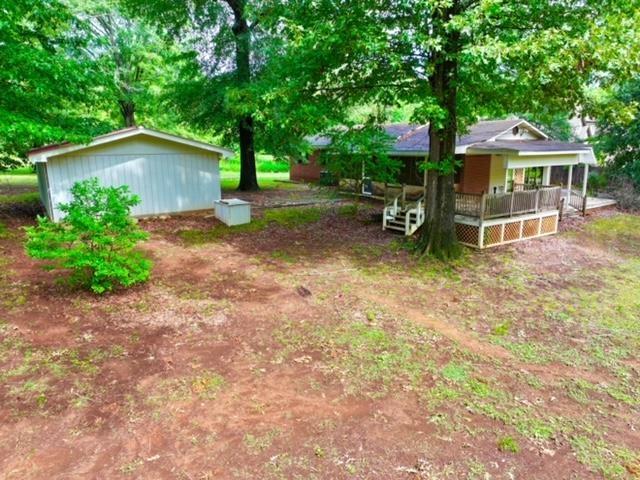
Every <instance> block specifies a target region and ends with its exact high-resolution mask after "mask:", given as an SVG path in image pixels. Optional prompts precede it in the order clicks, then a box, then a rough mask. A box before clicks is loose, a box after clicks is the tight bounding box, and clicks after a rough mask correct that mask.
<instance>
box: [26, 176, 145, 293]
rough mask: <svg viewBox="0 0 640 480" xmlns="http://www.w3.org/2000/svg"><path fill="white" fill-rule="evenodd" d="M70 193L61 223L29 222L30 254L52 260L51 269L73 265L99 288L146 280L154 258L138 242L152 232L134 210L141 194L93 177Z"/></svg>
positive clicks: (82, 279)
mask: <svg viewBox="0 0 640 480" xmlns="http://www.w3.org/2000/svg"><path fill="white" fill-rule="evenodd" d="M71 193H72V195H73V200H72V201H71V202H70V203H68V204H63V205H61V206H60V209H61V210H62V212H64V213H65V217H64V219H63V220H62V221H61V222H60V223H54V222H52V221H51V220H49V219H48V218H46V217H38V225H37V226H35V227H29V228H27V239H28V240H27V244H26V250H27V253H28V254H29V256H31V257H34V258H37V259H41V260H48V261H49V262H50V263H48V264H47V266H46V268H48V269H63V270H71V272H72V280H73V281H75V282H77V283H78V284H80V285H83V286H86V287H89V288H90V289H91V290H93V291H94V292H95V293H104V292H107V291H110V290H113V289H114V288H116V287H117V286H123V287H129V286H131V285H134V284H136V283H140V282H144V281H146V280H147V279H148V278H149V274H150V271H151V266H152V263H151V261H150V260H148V259H147V258H146V257H145V256H144V255H143V254H142V253H140V252H139V251H137V250H136V249H135V247H136V245H137V244H138V243H139V242H140V241H142V240H146V239H147V237H148V235H147V233H146V232H144V231H143V230H141V229H140V227H139V226H138V225H137V223H136V221H135V220H134V219H132V218H131V216H130V211H131V207H133V206H135V205H137V204H138V203H139V201H140V200H139V198H138V197H137V196H135V195H133V194H131V193H130V192H129V189H128V187H126V186H121V187H101V186H100V185H99V184H98V180H97V179H95V178H93V179H90V180H85V181H82V182H78V183H76V184H75V185H74V186H73V187H72V189H71Z"/></svg>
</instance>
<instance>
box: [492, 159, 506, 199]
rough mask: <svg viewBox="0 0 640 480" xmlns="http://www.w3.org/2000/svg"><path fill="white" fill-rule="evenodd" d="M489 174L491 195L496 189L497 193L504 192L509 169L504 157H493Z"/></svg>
mask: <svg viewBox="0 0 640 480" xmlns="http://www.w3.org/2000/svg"><path fill="white" fill-rule="evenodd" d="M489 172H490V173H489V193H494V188H496V193H500V192H502V191H504V188H505V184H506V182H507V169H506V168H505V165H504V158H503V157H502V155H491V169H490V171H489Z"/></svg>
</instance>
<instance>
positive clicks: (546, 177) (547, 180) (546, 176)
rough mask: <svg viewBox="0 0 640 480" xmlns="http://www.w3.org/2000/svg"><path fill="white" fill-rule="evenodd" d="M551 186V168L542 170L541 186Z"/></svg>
mask: <svg viewBox="0 0 640 480" xmlns="http://www.w3.org/2000/svg"><path fill="white" fill-rule="evenodd" d="M550 184H551V167H543V168H542V185H550Z"/></svg>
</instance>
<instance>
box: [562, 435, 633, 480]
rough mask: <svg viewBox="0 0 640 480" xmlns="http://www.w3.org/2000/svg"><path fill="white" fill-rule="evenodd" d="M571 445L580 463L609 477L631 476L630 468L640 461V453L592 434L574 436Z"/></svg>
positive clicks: (621, 477) (622, 477)
mask: <svg viewBox="0 0 640 480" xmlns="http://www.w3.org/2000/svg"><path fill="white" fill-rule="evenodd" d="M571 447H572V449H573V451H574V452H575V454H576V458H577V459H578V461H579V462H580V463H582V464H584V465H587V466H588V467H589V468H590V469H591V470H592V471H594V472H598V473H600V474H602V475H603V476H604V477H605V478H607V479H624V478H629V473H630V472H629V469H630V468H631V467H632V466H637V465H638V462H640V455H638V453H634V452H632V451H631V450H629V449H627V448H625V447H619V446H616V445H611V444H609V443H608V442H606V441H605V440H602V439H601V438H597V437H594V436H590V435H589V436H587V435H577V436H575V437H573V438H572V439H571ZM636 468H637V467H636ZM632 477H633V476H632Z"/></svg>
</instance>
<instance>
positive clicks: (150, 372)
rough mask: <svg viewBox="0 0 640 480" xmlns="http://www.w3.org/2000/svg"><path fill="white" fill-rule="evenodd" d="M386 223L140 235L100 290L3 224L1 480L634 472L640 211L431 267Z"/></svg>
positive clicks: (323, 217)
mask: <svg viewBox="0 0 640 480" xmlns="http://www.w3.org/2000/svg"><path fill="white" fill-rule="evenodd" d="M317 194H318V192H316V191H314V190H312V189H308V188H307V187H302V186H290V187H289V188H287V189H286V190H272V191H269V192H265V193H262V194H252V195H251V200H252V201H253V202H255V203H257V204H260V205H262V206H264V207H268V206H270V205H274V204H277V203H283V202H284V203H286V202H294V203H295V202H297V201H300V200H301V199H303V200H308V199H311V198H314V196H316V195H317ZM321 197H322V199H323V200H326V198H327V196H326V195H325V194H324V193H323V194H322V195H321ZM377 210H378V206H377V205H375V204H367V203H363V204H361V205H360V206H359V208H357V209H356V208H354V207H352V206H350V205H349V204H345V203H325V204H321V205H319V206H311V207H304V208H295V209H291V208H278V209H269V208H257V209H256V210H255V219H254V222H253V224H252V225H253V226H252V227H239V228H237V229H234V230H231V231H229V229H228V228H226V227H224V226H222V225H220V224H219V223H218V222H217V221H216V220H215V219H213V218H211V217H208V216H206V215H186V216H178V217H172V218H170V219H166V220H161V219H148V220H144V221H142V225H143V227H144V228H145V229H147V230H148V231H149V232H151V239H150V240H149V242H147V244H146V245H145V246H144V247H143V248H144V250H145V251H147V252H148V254H149V255H150V256H151V257H152V258H153V260H154V262H155V266H154V270H153V275H152V279H151V281H150V282H149V283H148V284H146V285H143V286H140V287H136V288H133V289H131V290H127V291H121V292H116V293H114V294H110V295H107V296H104V297H97V296H94V295H92V294H90V293H86V292H82V291H77V290H74V289H73V288H71V287H69V286H68V285H66V284H65V283H64V281H61V279H60V278H59V275H58V274H54V273H52V272H47V271H45V270H43V269H41V268H40V266H39V265H38V264H36V263H35V262H34V261H32V260H31V259H29V258H27V257H26V256H25V254H24V252H23V246H22V244H23V232H22V230H21V229H20V227H21V226H24V225H26V224H29V223H30V220H28V219H23V218H9V219H2V220H0V221H2V222H3V223H4V224H5V225H6V229H5V230H4V232H5V233H0V294H1V297H0V298H1V303H0V312H1V313H0V398H1V399H2V401H1V403H0V418H1V419H2V422H1V424H0V478H2V479H26V478H29V479H31V478H33V479H47V480H50V479H71V478H83V479H84V478H95V479H103V478H145V479H146V478H149V479H164V478H167V479H174V478H179V479H214V478H215V479H218V478H224V479H226V478H229V479H236V478H238V479H245V478H246V479H253V478H261V479H293V478H299V479H327V478H345V479H351V478H354V479H355V478H359V479H364V478H367V479H373V478H375V479H396V478H397V479H441V478H450V479H474V478H477V479H489V478H491V479H516V478H526V479H533V478H535V479H590V478H640V477H639V475H640V463H639V454H640V433H638V431H639V430H640V388H639V380H640V360H639V358H638V347H639V346H640V326H639V320H638V318H640V295H639V294H638V292H639V291H640V290H639V288H640V258H639V257H638V252H640V250H639V249H640V233H639V232H640V221H639V220H640V218H639V217H634V216H630V215H622V214H618V213H617V212H612V211H609V212H603V213H601V214H599V215H592V216H590V217H589V218H587V219H572V220H567V221H566V222H565V223H564V224H563V228H562V230H563V231H562V233H561V234H560V235H557V236H554V237H549V238H545V239H539V240H534V241H529V242H524V243H521V244H517V245H514V246H511V247H507V248H500V249H496V250H490V251H484V252H472V251H467V252H466V254H465V256H464V258H463V259H461V260H460V261H458V262H456V263H455V264H453V265H442V264H439V263H436V262H433V261H428V260H421V261H420V260H418V259H417V258H416V257H415V256H414V255H413V254H412V253H411V251H410V246H411V245H410V243H407V242H406V241H405V240H404V239H403V238H402V237H399V236H396V235H392V234H389V233H385V232H382V231H381V229H380V225H379V223H378V222H377V221H375V217H374V215H375V213H376V212H377ZM0 232H2V230H0Z"/></svg>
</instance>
